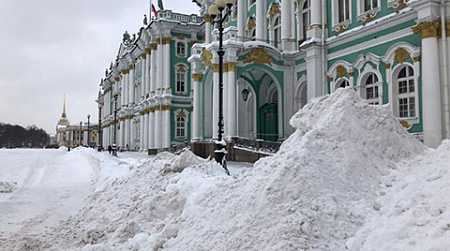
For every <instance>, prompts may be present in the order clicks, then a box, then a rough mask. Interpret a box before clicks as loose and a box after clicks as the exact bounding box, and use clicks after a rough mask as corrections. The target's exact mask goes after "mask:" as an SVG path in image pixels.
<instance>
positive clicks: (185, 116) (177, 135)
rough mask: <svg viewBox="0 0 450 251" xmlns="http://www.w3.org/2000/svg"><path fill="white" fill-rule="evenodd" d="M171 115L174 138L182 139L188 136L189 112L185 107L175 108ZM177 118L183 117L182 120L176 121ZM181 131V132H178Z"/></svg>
mask: <svg viewBox="0 0 450 251" xmlns="http://www.w3.org/2000/svg"><path fill="white" fill-rule="evenodd" d="M173 116H174V127H173V129H174V136H175V139H177V140H178V141H184V140H186V139H187V138H188V123H189V112H188V111H187V110H186V109H177V110H176V111H174V112H173ZM178 118H183V119H184V121H178ZM179 123H182V124H179ZM180 125H181V127H180ZM181 132H182V133H183V134H180V133H181Z"/></svg>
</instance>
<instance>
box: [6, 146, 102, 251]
mask: <svg viewBox="0 0 450 251" xmlns="http://www.w3.org/2000/svg"><path fill="white" fill-rule="evenodd" d="M93 164H94V163H89V159H86V158H83V157H81V156H80V154H75V153H74V154H70V153H68V152H67V150H63V149H60V150H45V149H40V150H36V149H15V150H8V149H0V250H8V249H6V248H5V247H4V246H3V244H4V241H5V240H7V239H9V240H14V239H16V238H15V237H20V236H41V235H42V234H43V233H44V232H45V230H46V229H47V228H50V227H53V226H55V225H56V224H57V223H58V222H59V221H60V220H63V219H66V218H67V217H69V216H70V215H72V214H75V213H76V212H77V211H78V210H79V209H80V208H81V207H82V206H83V205H84V199H85V198H86V197H87V196H88V194H89V189H90V185H91V174H92V173H93V170H92V169H93V168H92V166H93Z"/></svg>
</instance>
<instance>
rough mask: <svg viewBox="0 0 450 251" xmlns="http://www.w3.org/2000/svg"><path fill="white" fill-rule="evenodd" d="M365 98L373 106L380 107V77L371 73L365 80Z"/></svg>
mask: <svg viewBox="0 0 450 251" xmlns="http://www.w3.org/2000/svg"><path fill="white" fill-rule="evenodd" d="M364 85H365V91H366V92H365V98H366V99H367V102H369V104H371V105H379V104H380V102H379V99H378V97H379V95H378V77H377V75H375V73H369V75H368V76H367V78H366V80H365V83H364Z"/></svg>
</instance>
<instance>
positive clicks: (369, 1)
mask: <svg viewBox="0 0 450 251" xmlns="http://www.w3.org/2000/svg"><path fill="white" fill-rule="evenodd" d="M377 7H378V0H364V8H363V10H364V12H366V11H369V10H371V9H375V8H377Z"/></svg>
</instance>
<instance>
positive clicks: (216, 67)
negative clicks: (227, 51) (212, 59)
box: [211, 64, 219, 72]
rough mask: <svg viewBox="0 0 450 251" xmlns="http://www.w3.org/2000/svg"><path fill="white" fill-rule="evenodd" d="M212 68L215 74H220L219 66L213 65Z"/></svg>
mask: <svg viewBox="0 0 450 251" xmlns="http://www.w3.org/2000/svg"><path fill="white" fill-rule="evenodd" d="M211 68H212V70H213V72H219V64H212V65H211Z"/></svg>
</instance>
